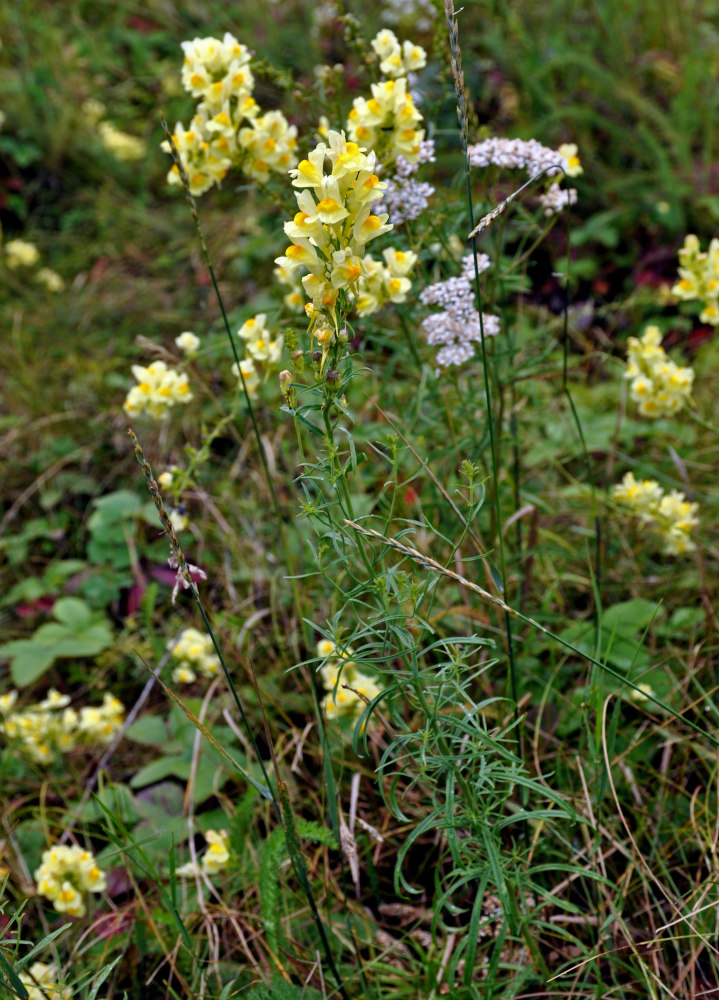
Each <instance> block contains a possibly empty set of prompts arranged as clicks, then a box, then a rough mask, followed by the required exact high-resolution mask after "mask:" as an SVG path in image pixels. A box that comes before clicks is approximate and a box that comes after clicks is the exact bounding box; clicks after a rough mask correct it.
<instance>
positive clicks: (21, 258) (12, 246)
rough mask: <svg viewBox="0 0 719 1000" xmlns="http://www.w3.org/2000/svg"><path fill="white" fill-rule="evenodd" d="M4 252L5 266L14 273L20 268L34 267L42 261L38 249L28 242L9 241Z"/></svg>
mask: <svg viewBox="0 0 719 1000" xmlns="http://www.w3.org/2000/svg"><path fill="white" fill-rule="evenodd" d="M4 250H5V266H6V267H9V268H10V269H11V270H13V271H14V270H15V269H16V268H18V267H33V266H34V265H35V264H37V262H38V261H39V260H40V252H39V250H38V248H37V247H36V246H35V244H34V243H28V241H27V240H9V241H8V242H7V243H6V244H5V247H4Z"/></svg>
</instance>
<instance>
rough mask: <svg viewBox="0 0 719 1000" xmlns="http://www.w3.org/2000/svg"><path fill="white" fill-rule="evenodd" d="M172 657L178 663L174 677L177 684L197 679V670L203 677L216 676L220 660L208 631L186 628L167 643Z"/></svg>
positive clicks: (190, 682) (188, 682) (189, 682)
mask: <svg viewBox="0 0 719 1000" xmlns="http://www.w3.org/2000/svg"><path fill="white" fill-rule="evenodd" d="M167 648H168V649H169V650H170V655H171V657H172V659H173V660H174V661H175V662H176V663H177V666H176V667H175V669H174V671H173V673H172V679H173V681H174V682H175V683H176V684H192V683H193V681H195V680H196V679H197V674H196V673H195V670H198V671H199V672H200V674H201V675H202V676H203V677H216V676H217V675H218V674H219V672H220V660H219V657H218V656H217V653H216V652H215V647H214V646H213V644H212V639H211V638H210V636H209V635H207V633H206V632H200V631H198V630H197V629H196V628H186V629H183V631H182V632H180V634H179V635H178V636H177V637H176V638H175V639H172V640H171V641H170V642H168V644H167Z"/></svg>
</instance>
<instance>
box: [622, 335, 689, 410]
mask: <svg viewBox="0 0 719 1000" xmlns="http://www.w3.org/2000/svg"><path fill="white" fill-rule="evenodd" d="M661 344H662V334H661V330H660V329H659V327H656V326H648V327H646V328H645V330H644V334H643V336H642V337H641V338H640V339H639V340H638V339H637V338H636V337H630V338H629V341H628V350H627V355H628V363H627V369H626V371H625V373H624V377H625V378H626V379H630V380H631V381H630V387H629V391H630V394H631V397H632V399H633V400H634V402H635V403H638V404H639V412H640V413H641V414H642V416H644V417H655V418H656V417H668V416H671V415H672V414H673V413H677V412H678V411H679V410H680V409H681V408H682V407H683V406H685V405H686V403H688V401H689V399H690V396H691V391H692V385H693V384H694V369H693V368H682V367H679V365H677V364H675V363H674V362H673V361H671V360H670V359H669V358H668V357H667V355H666V353H665V351H664V348H663V347H662V346H661Z"/></svg>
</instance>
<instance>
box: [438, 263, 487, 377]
mask: <svg viewBox="0 0 719 1000" xmlns="http://www.w3.org/2000/svg"><path fill="white" fill-rule="evenodd" d="M489 266H490V261H489V257H488V256H487V255H486V254H478V255H477V268H478V271H479V273H480V274H482V273H483V272H484V271H486V270H487V268H488V267H489ZM420 301H421V302H423V303H424V304H425V305H434V306H439V307H440V310H441V311H440V312H435V313H432V314H431V315H430V316H428V317H427V318H426V319H425V320H423V321H422V326H421V329H422V332H423V333H424V335H425V337H426V339H427V343H428V344H431V345H432V346H438V347H439V350H438V351H437V356H436V358H435V360H436V362H437V366H438V369H439V370H442V369H447V368H449V367H450V366H451V365H462V364H464V363H465V361H469V359H470V358H472V357H473V356H474V344H475V343H477V342H479V341H481V339H482V327H483V328H484V335H485V337H494V336H496V335H497V334H498V333H499V317H498V316H494V315H492V314H491V313H483V314H482V326H480V322H479V313H478V311H477V309H476V307H475V302H474V255H473V254H467V255H466V256H465V257H463V258H462V274H461V275H460V276H459V277H456V278H448V279H447V280H446V281H439V282H437V283H436V284H434V285H428V286H427V288H425V289H424V290H423V291H422V293H421V294H420Z"/></svg>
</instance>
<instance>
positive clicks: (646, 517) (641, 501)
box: [612, 472, 699, 556]
mask: <svg viewBox="0 0 719 1000" xmlns="http://www.w3.org/2000/svg"><path fill="white" fill-rule="evenodd" d="M612 495H613V497H614V499H615V500H617V501H618V502H619V503H622V504H624V505H625V506H626V507H629V508H631V510H632V511H633V512H634V513H635V514H636V515H637V516H638V517H639V519H640V520H641V522H642V524H645V525H646V526H647V527H648V528H650V529H651V530H652V531H653V532H655V533H656V534H658V535H659V536H660V537H661V539H662V541H663V543H664V552H665V554H666V555H669V556H677V555H681V554H682V553H684V552H691V551H692V550H693V549H695V548H696V546H695V544H694V541H693V540H692V538H691V531H692V528H695V527H696V526H697V525H698V524H699V518H698V517H697V510H698V504H695V503H689V502H688V501H687V500H686V499H685V497H684V494H683V493H679V491H678V490H672V491H671V493H666V494H665V493H664V491H663V490H662V488H661V486H660V485H659V483H657V482H656V481H655V480H654V479H644V480H641V481H638V480H636V479H635V478H634V475H633V473H631V472H627V474H626V475H625V476H624V478H623V479H622V481H621V483H619V484H618V485H616V486H615V487H614V488H613V489H612Z"/></svg>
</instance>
